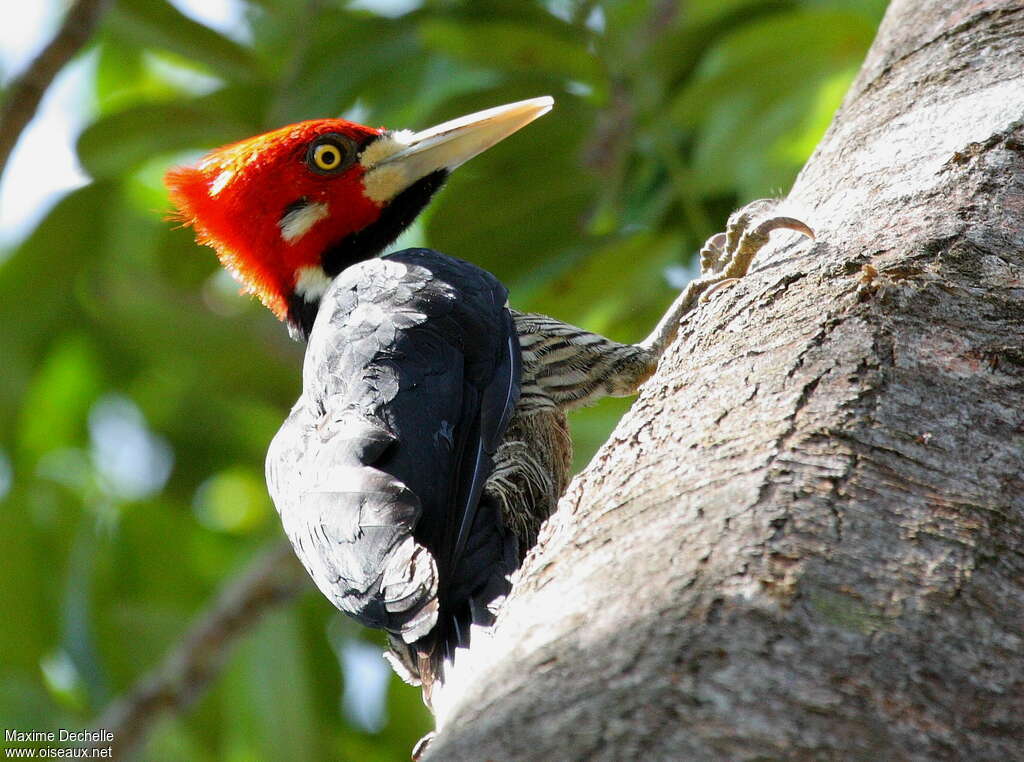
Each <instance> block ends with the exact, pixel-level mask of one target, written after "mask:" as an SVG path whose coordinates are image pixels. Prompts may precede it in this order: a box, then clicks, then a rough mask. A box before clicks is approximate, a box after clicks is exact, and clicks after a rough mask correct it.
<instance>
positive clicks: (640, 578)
mask: <svg viewBox="0 0 1024 762" xmlns="http://www.w3.org/2000/svg"><path fill="white" fill-rule="evenodd" d="M785 54H786V53H785V52H784V51H780V55H785ZM1022 116H1024V5H1022V3H1021V0H990V1H988V2H985V1H984V0H979V1H978V2H966V1H965V2H940V1H939V0H895V2H893V4H892V6H891V7H890V9H889V12H888V14H887V16H886V18H885V20H884V22H883V24H882V26H881V29H880V31H879V34H878V38H877V40H876V41H875V44H874V46H873V47H872V49H871V51H870V53H869V54H868V57H867V61H866V62H865V64H864V67H863V69H862V71H861V73H860V76H859V77H858V79H857V81H856V82H855V84H854V86H853V88H852V89H851V92H850V94H849V95H848V96H847V99H846V102H845V103H844V105H843V107H842V108H841V109H840V112H839V114H838V115H837V116H836V118H835V121H834V123H833V124H832V126H831V128H830V129H829V131H828V133H827V135H826V136H825V138H824V140H823V141H822V143H821V145H820V146H819V148H818V150H817V152H816V153H815V154H814V156H813V157H812V158H811V160H810V162H809V163H808V164H807V166H806V167H805V169H804V171H803V172H802V174H801V175H800V178H799V179H798V180H797V183H796V185H795V187H794V189H793V192H792V194H791V196H790V201H791V203H790V204H789V207H795V208H796V209H797V211H798V214H799V213H800V212H799V210H803V213H802V215H801V216H802V217H803V218H804V219H805V220H806V221H807V222H808V223H810V224H811V226H812V227H814V228H815V229H816V231H817V233H818V240H817V242H816V243H815V244H814V245H813V246H808V245H807V244H797V243H796V237H795V236H794V237H793V238H792V239H791V238H789V237H786V236H781V239H782V240H783V241H786V242H787V245H786V246H779V245H777V244H775V245H771V246H769V247H767V248H766V250H765V251H764V252H762V254H761V255H759V259H758V260H757V261H756V262H755V265H754V272H752V273H751V274H750V275H749V276H747V277H746V278H744V279H743V280H742V281H741V282H740V283H738V284H737V285H736V286H735V287H733V288H731V289H728V290H725V291H720V292H718V293H717V294H716V295H715V296H713V297H712V298H711V299H710V301H709V302H708V303H706V304H704V305H702V306H701V308H700V309H698V310H697V312H696V313H694V314H693V315H692V316H691V317H690V318H689V320H688V321H687V322H686V323H685V324H684V325H683V327H682V330H681V332H680V336H679V338H678V340H677V341H676V343H675V345H674V346H673V348H672V349H671V350H670V352H669V353H668V354H667V355H666V357H665V358H664V360H663V361H662V365H661V368H660V370H659V372H658V374H657V375H656V376H655V377H654V378H653V379H652V380H651V381H650V382H648V383H647V385H646V387H645V388H644V390H643V392H642V393H641V395H640V397H639V399H638V400H637V402H636V404H635V405H634V406H633V409H632V410H631V411H630V412H629V414H628V415H627V416H626V417H625V418H624V419H623V420H622V422H621V423H620V425H619V427H618V429H617V430H616V432H615V433H614V435H613V436H612V438H611V439H610V441H609V442H608V443H607V444H606V445H605V446H604V448H603V449H602V450H601V451H600V452H599V453H598V454H597V456H596V457H595V459H594V461H593V462H592V463H591V464H590V466H589V467H588V468H587V469H586V471H584V473H583V474H581V475H580V476H579V477H578V478H577V479H576V480H575V481H574V482H573V484H572V485H571V486H570V488H569V491H568V494H567V495H566V496H565V497H564V498H563V500H562V502H561V504H560V506H559V510H558V512H557V514H556V515H555V516H554V517H553V518H552V519H551V520H550V521H549V523H548V525H547V527H546V529H545V530H544V532H543V535H542V540H541V543H540V545H539V546H538V548H537V549H536V550H535V551H534V552H533V553H532V554H531V556H530V557H529V558H528V559H527V562H526V565H525V566H524V568H523V569H522V571H521V573H520V574H519V576H518V580H517V585H516V588H515V590H514V592H513V594H512V596H511V597H510V598H509V600H508V602H507V605H506V607H505V609H504V611H503V612H502V616H501V618H500V620H499V623H498V625H497V627H496V629H495V632H494V635H493V637H492V638H490V639H485V638H482V637H480V638H478V639H477V640H478V643H477V644H476V645H474V647H473V649H472V650H471V651H470V653H468V654H467V655H466V657H467V658H463V659H461V660H460V663H459V664H458V665H457V668H456V672H455V675H454V676H453V679H452V683H451V685H450V686H449V688H450V690H449V691H447V692H446V694H445V697H444V698H445V701H444V703H443V704H442V706H441V707H440V713H439V720H440V721H441V723H442V728H441V731H440V732H439V734H438V737H437V739H436V740H435V741H434V743H433V744H432V745H431V747H430V749H429V751H428V754H427V758H428V759H430V760H448V759H457V760H458V759H473V760H484V759H489V760H575V759H587V760H593V759H596V760H627V759H644V760H662V759H685V760H702V759H729V760H741V759H772V758H786V759H844V760H846V759H929V760H932V759H972V760H978V759H1007V758H1017V759H1022V758H1024V455H1022V452H1024V450H1022V448H1024V341H1022V337H1024V328H1022V326H1024V121H1022V119H1021V117H1022ZM790 211H792V209H790Z"/></svg>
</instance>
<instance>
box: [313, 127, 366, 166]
mask: <svg viewBox="0 0 1024 762" xmlns="http://www.w3.org/2000/svg"><path fill="white" fill-rule="evenodd" d="M358 155H359V145H358V144H357V143H356V142H355V141H354V140H352V138H350V137H348V136H347V135H341V134H339V133H337V132H329V133H327V134H325V135H321V136H320V137H318V138H317V139H316V140H314V141H313V142H312V143H310V144H309V148H307V149H306V166H307V167H309V168H310V169H311V170H313V171H314V172H316V173H318V174H321V175H336V174H339V173H340V172H344V171H345V170H346V169H348V168H349V167H351V166H352V164H354V163H355V161H356V158H357V156H358Z"/></svg>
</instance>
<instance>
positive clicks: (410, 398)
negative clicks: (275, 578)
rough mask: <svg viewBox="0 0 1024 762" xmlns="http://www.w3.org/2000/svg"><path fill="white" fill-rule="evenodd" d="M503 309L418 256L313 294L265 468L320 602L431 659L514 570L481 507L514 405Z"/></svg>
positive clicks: (487, 285)
mask: <svg viewBox="0 0 1024 762" xmlns="http://www.w3.org/2000/svg"><path fill="white" fill-rule="evenodd" d="M506 300H507V291H506V290H505V288H504V287H503V286H502V285H501V284H500V283H499V282H498V281H497V280H496V279H495V278H494V277H493V276H491V275H489V274H488V273H486V272H485V271H483V270H481V269H479V268H477V267H475V266H473V265H471V264H469V263H466V262H462V261H460V260H456V259H452V258H450V257H446V256H444V255H441V254H438V253H437V252H432V251H429V250H423V249H418V250H417V249H410V250H406V251H402V252H398V253H396V254H392V255H391V256H389V257H386V258H383V259H381V260H371V261H368V262H364V263H361V264H359V265H356V266H353V267H351V268H349V269H348V270H346V271H345V272H343V273H342V274H341V275H340V276H339V277H338V278H337V279H336V280H335V282H334V283H333V284H332V286H331V288H330V289H329V290H328V292H327V293H326V294H325V295H324V298H323V300H322V302H321V307H320V313H319V315H318V317H317V320H316V323H315V325H314V327H313V331H312V333H311V335H310V340H309V347H308V349H307V353H306V360H305V366H304V371H303V395H302V397H301V398H300V399H299V401H298V403H297V404H296V406H295V408H294V409H293V410H292V413H291V415H290V416H289V418H288V420H287V421H286V422H285V424H284V425H283V426H282V427H281V430H280V431H279V432H278V435H277V436H276V437H275V439H274V442H273V443H272V445H271V448H270V452H269V453H268V457H267V480H268V484H269V485H270V490H271V494H272V496H273V498H274V502H275V505H276V506H277V508H278V511H279V512H280V514H281V517H282V521H283V523H284V526H285V530H286V532H287V534H288V536H289V538H290V539H291V541H292V544H293V546H294V547H295V549H296V552H297V553H298V555H299V557H300V558H301V559H302V561H303V563H304V564H305V566H306V568H307V569H308V570H309V572H310V575H311V576H312V577H313V579H314V580H315V581H316V583H317V585H318V586H319V587H320V589H321V590H322V591H323V592H324V594H325V595H327V597H328V598H329V599H331V600H332V601H333V602H334V603H335V605H337V606H338V607H339V608H340V609H342V610H343V611H346V612H348V613H349V614H352V615H353V616H354V617H356V618H357V619H359V620H360V621H362V622H363V623H365V624H367V625H369V626H372V627H380V628H383V629H386V630H388V631H389V632H390V633H392V635H393V636H396V637H397V638H400V639H401V640H402V641H404V642H405V643H414V642H417V641H419V642H420V643H421V644H422V645H423V648H424V649H427V650H429V649H435V650H436V648H437V647H438V646H440V647H441V648H442V649H444V650H449V649H450V648H451V647H452V646H453V645H464V644H465V636H466V634H467V633H468V630H469V624H470V623H471V622H472V621H475V620H476V621H479V619H480V618H481V617H482V616H486V614H482V613H481V612H485V611H486V605H487V604H488V603H489V602H490V601H491V599H493V598H494V597H496V596H497V595H500V594H502V593H503V592H504V591H506V590H507V582H506V580H505V578H506V575H507V574H508V573H510V572H511V571H512V570H513V568H514V566H515V563H516V559H517V550H516V540H515V538H514V536H512V535H511V533H510V532H508V531H507V530H506V529H505V528H504V526H503V525H502V522H501V517H500V515H499V513H498V510H497V508H496V507H495V506H493V505H489V504H486V503H482V499H481V497H482V492H483V487H484V484H485V482H486V480H487V478H488V477H489V476H490V474H491V471H492V470H493V461H492V456H493V454H494V452H495V450H496V448H497V446H498V444H499V443H500V442H501V438H502V435H503V434H504V431H505V428H506V427H507V426H508V422H509V419H510V418H511V415H512V413H513V411H514V409H515V406H516V403H517V402H518V398H519V382H520V375H521V368H520V353H519V348H518V341H517V340H516V337H515V326H514V324H513V322H512V318H511V315H510V314H509V312H508V309H507V308H506V306H505V305H506Z"/></svg>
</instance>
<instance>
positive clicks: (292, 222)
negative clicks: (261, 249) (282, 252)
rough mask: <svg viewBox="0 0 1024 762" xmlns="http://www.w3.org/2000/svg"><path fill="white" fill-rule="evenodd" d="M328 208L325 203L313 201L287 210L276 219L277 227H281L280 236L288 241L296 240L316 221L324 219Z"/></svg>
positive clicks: (328, 211)
mask: <svg viewBox="0 0 1024 762" xmlns="http://www.w3.org/2000/svg"><path fill="white" fill-rule="evenodd" d="M329 213H330V210H329V209H328V208H327V204H323V203H319V202H318V203H314V204H305V205H304V206H300V207H298V208H297V209H293V210H292V211H290V212H288V214H286V215H285V216H284V217H282V218H281V219H280V220H278V223H277V225H278V227H280V228H281V237H282V238H283V239H284V240H285V241H287V242H288V243H293V242H295V241H297V240H298V239H299V238H302V236H304V235H306V233H308V232H309V230H310V228H312V227H313V226H314V225H315V224H316V223H318V222H319V221H320V220H322V219H324V218H325V217H326V216H327V215H328V214H329Z"/></svg>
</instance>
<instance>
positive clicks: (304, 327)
mask: <svg viewBox="0 0 1024 762" xmlns="http://www.w3.org/2000/svg"><path fill="white" fill-rule="evenodd" d="M319 309H320V299H319V298H317V300H316V301H315V302H307V301H306V299H305V297H304V296H302V294H298V293H296V292H295V291H292V292H291V293H290V294H289V295H288V320H287V323H288V333H289V334H290V335H291V337H292V338H293V339H295V340H296V341H305V340H306V339H308V338H309V332H310V331H312V330H313V322H314V321H315V320H316V313H317V310H319Z"/></svg>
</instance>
